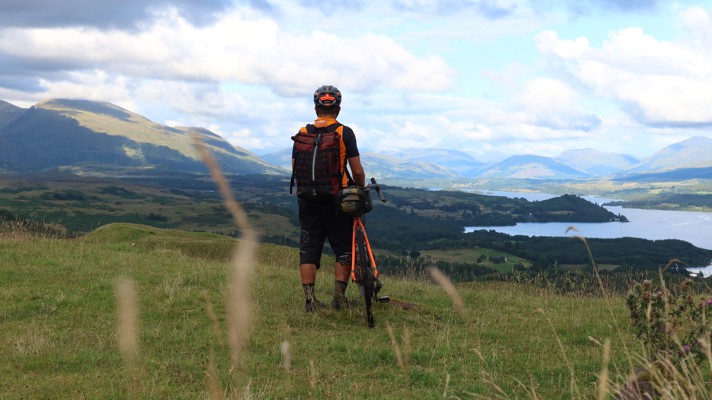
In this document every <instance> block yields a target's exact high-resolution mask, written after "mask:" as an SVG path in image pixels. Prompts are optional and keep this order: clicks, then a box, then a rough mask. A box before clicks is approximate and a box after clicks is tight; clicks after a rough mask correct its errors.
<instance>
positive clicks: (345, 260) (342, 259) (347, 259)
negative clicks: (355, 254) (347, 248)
mask: <svg viewBox="0 0 712 400" xmlns="http://www.w3.org/2000/svg"><path fill="white" fill-rule="evenodd" d="M339 264H341V265H343V266H345V267H350V266H351V254H343V255H340V256H339Z"/></svg>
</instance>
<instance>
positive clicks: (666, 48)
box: [538, 8, 712, 126]
mask: <svg viewBox="0 0 712 400" xmlns="http://www.w3.org/2000/svg"><path fill="white" fill-rule="evenodd" d="M682 16H683V19H684V20H685V22H686V24H687V25H686V26H687V27H688V28H689V29H690V32H691V33H692V35H691V38H692V39H690V38H680V39H678V40H674V41H672V40H659V39H656V38H655V37H653V36H651V35H649V34H646V33H645V32H644V31H643V29H641V28H637V27H631V28H624V29H619V30H617V31H614V32H611V34H610V35H609V37H608V39H607V40H606V41H605V43H604V44H603V45H602V46H601V48H600V49H595V48H591V47H589V46H588V45H586V46H583V45H580V46H573V45H572V43H575V42H580V43H583V41H581V40H579V39H577V40H576V41H573V42H572V41H568V40H562V39H559V38H558V36H557V35H556V34H555V33H552V32H545V33H542V34H540V35H539V36H538V39H539V40H538V45H539V48H540V50H541V51H542V53H544V54H549V55H551V56H553V57H555V58H557V59H558V60H559V61H561V62H564V63H565V65H566V66H567V68H569V69H570V70H571V71H572V73H573V74H574V75H575V76H576V77H577V78H578V79H579V80H580V82H581V83H583V84H584V85H586V86H588V87H590V88H592V89H593V90H594V91H595V93H598V94H600V95H603V96H606V97H608V98H612V99H614V100H616V101H618V102H619V103H620V104H622V106H623V107H624V109H625V110H626V111H627V112H628V113H629V114H630V115H631V116H632V117H634V118H635V119H637V120H639V121H641V122H642V123H645V124H649V125H652V126H677V125H689V126H695V125H712V108H710V107H709V104H711V103H712V53H710V52H709V51H708V50H709V46H702V45H701V44H702V43H703V42H705V43H706V42H707V41H709V39H710V37H712V36H711V35H710V32H712V23H711V22H710V16H709V13H708V12H706V11H704V10H703V9H701V8H693V9H689V10H687V11H685V12H683V14H682ZM571 48H576V49H577V50H576V51H568V50H562V49H571Z"/></svg>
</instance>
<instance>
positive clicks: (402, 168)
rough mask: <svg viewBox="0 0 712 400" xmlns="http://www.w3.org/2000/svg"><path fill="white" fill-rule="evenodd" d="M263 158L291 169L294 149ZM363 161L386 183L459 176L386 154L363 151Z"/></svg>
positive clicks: (426, 163)
mask: <svg viewBox="0 0 712 400" xmlns="http://www.w3.org/2000/svg"><path fill="white" fill-rule="evenodd" d="M262 158H263V159H264V160H265V161H267V162H269V163H271V164H273V165H276V166H278V167H281V168H284V169H291V162H292V150H291V148H287V149H284V150H280V151H276V152H273V153H269V154H264V155H262ZM361 163H362V164H363V168H364V170H365V171H366V174H367V175H368V176H369V177H371V176H374V177H376V178H377V179H382V180H383V181H384V183H391V184H394V183H395V182H400V183H404V182H406V181H414V180H418V181H421V180H429V179H455V178H457V177H458V174H457V173H456V172H454V171H452V170H450V169H448V168H445V167H443V166H441V165H438V164H434V163H429V162H425V161H419V160H409V159H403V158H398V157H393V156H390V155H385V154H377V153H369V152H362V153H361Z"/></svg>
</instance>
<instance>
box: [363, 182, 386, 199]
mask: <svg viewBox="0 0 712 400" xmlns="http://www.w3.org/2000/svg"><path fill="white" fill-rule="evenodd" d="M366 187H367V188H368V189H375V190H376V194H377V195H378V198H379V199H380V200H381V201H382V202H384V203H385V202H387V201H388V200H387V199H386V198H385V197H383V193H381V186H380V185H378V183H376V178H371V183H369V184H368V185H366Z"/></svg>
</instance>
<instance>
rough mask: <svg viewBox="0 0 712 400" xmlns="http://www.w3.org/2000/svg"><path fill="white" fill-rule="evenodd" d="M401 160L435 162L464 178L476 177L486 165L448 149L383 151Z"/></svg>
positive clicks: (465, 154)
mask: <svg viewBox="0 0 712 400" xmlns="http://www.w3.org/2000/svg"><path fill="white" fill-rule="evenodd" d="M385 154H387V155H390V156H393V157H395V158H399V159H402V160H409V161H416V162H423V163H429V164H436V165H439V166H442V167H445V168H447V169H448V170H450V171H453V172H456V173H457V174H458V175H460V176H462V177H466V178H474V177H477V176H478V175H479V173H480V171H481V170H482V168H483V167H484V166H485V165H486V164H485V163H483V162H481V161H479V160H477V159H476V158H474V157H472V156H470V155H469V154H467V153H465V152H462V151H459V150H449V149H409V150H401V151H398V152H390V153H385Z"/></svg>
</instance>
